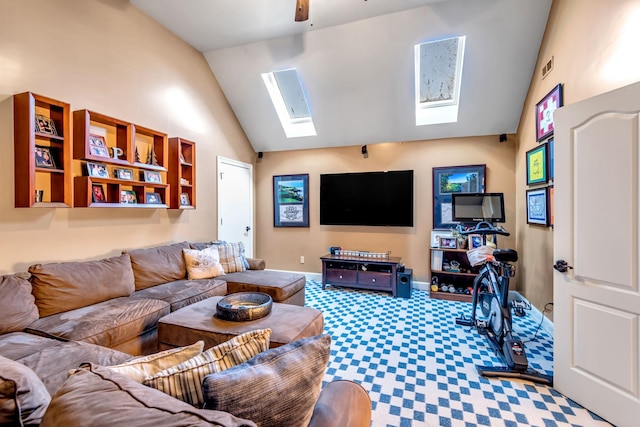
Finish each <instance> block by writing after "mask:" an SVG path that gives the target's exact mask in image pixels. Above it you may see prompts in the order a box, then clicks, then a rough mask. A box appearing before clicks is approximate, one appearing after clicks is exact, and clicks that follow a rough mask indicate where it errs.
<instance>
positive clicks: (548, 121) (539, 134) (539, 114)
mask: <svg viewBox="0 0 640 427" xmlns="http://www.w3.org/2000/svg"><path fill="white" fill-rule="evenodd" d="M560 107H562V84H559V85H558V86H556V87H554V88H553V89H552V90H551V92H549V93H548V94H546V95H545V97H544V98H542V99H541V100H540V102H538V103H537V104H536V141H542V140H543V139H545V138H547V137H548V136H551V135H553V113H554V111H556V110H557V109H558V108H560Z"/></svg>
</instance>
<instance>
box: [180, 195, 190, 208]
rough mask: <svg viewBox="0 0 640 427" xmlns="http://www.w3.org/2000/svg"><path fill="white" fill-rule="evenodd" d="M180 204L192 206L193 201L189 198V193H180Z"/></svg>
mask: <svg viewBox="0 0 640 427" xmlns="http://www.w3.org/2000/svg"><path fill="white" fill-rule="evenodd" d="M180 206H191V201H190V200H189V194H187V193H180Z"/></svg>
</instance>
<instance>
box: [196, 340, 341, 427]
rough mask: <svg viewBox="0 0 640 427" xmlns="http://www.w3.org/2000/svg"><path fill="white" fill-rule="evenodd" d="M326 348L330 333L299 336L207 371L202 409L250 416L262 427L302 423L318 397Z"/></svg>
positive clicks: (326, 362) (325, 365)
mask: <svg viewBox="0 0 640 427" xmlns="http://www.w3.org/2000/svg"><path fill="white" fill-rule="evenodd" d="M330 347H331V337H330V336H329V335H317V336H314V337H310V338H303V339H301V340H298V341H294V342H292V343H289V344H287V345H284V346H282V347H277V348H274V349H271V350H269V351H266V352H264V353H261V354H259V355H257V356H256V357H254V358H253V359H251V360H249V361H247V362H245V363H243V364H241V365H238V366H235V367H233V368H230V369H227V370H225V371H222V372H220V373H215V374H211V375H207V376H206V377H205V379H204V381H203V384H202V387H203V393H204V399H205V408H208V409H216V410H221V411H227V412H231V413H232V414H234V415H235V416H237V417H246V418H249V419H252V420H253V421H255V422H256V423H257V424H258V425H260V426H261V427H264V426H274V427H275V426H278V427H280V426H306V425H308V424H309V420H310V419H311V415H312V414H313V408H314V406H315V403H316V400H317V399H318V396H319V395H320V389H321V388H322V378H323V377H324V373H325V370H326V368H327V364H328V363H329V353H330ZM266 390H268V391H269V392H268V393H265V391H266Z"/></svg>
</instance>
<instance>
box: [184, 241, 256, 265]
mask: <svg viewBox="0 0 640 427" xmlns="http://www.w3.org/2000/svg"><path fill="white" fill-rule="evenodd" d="M226 244H227V242H225V241H224V240H215V241H212V242H197V243H193V242H192V243H189V245H190V246H191V249H198V250H202V249H205V248H210V247H214V246H215V247H220V246H221V245H226ZM241 245H242V246H239V248H240V256H241V257H242V265H243V266H244V269H245V270H249V269H250V268H251V267H250V265H249V258H247V257H246V254H245V249H244V243H241Z"/></svg>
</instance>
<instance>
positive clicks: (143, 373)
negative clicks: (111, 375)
mask: <svg viewBox="0 0 640 427" xmlns="http://www.w3.org/2000/svg"><path fill="white" fill-rule="evenodd" d="M203 349H204V341H198V342H197V343H195V344H191V345H188V346H186V347H178V348H172V349H169V350H165V351H161V352H159V353H155V354H150V355H148V356H142V357H136V358H134V359H131V360H129V361H128V362H125V363H121V364H120V365H112V366H107V368H109V369H111V370H112V371H115V372H118V373H121V374H123V375H126V376H127V377H129V378H131V379H132V380H135V381H137V382H139V383H142V382H143V381H144V379H145V378H146V377H149V376H152V375H155V374H157V373H158V372H161V371H164V370H165V369H168V368H171V367H172V366H176V365H177V364H179V363H182V362H185V361H187V360H189V359H191V358H192V357H195V356H197V355H198V354H200V353H202V350H203Z"/></svg>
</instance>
